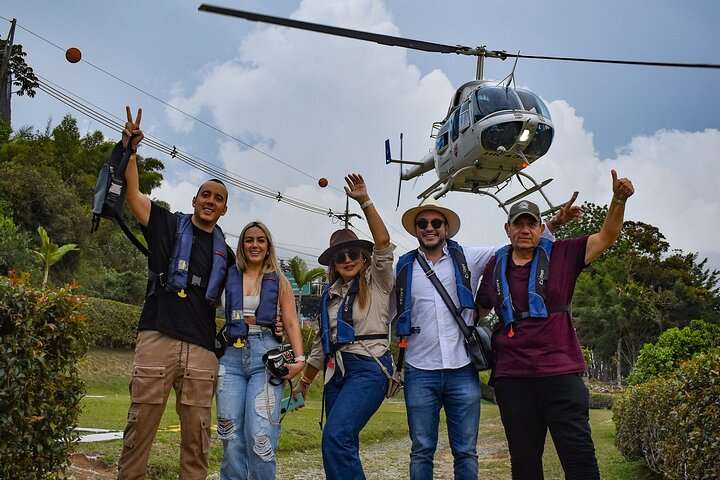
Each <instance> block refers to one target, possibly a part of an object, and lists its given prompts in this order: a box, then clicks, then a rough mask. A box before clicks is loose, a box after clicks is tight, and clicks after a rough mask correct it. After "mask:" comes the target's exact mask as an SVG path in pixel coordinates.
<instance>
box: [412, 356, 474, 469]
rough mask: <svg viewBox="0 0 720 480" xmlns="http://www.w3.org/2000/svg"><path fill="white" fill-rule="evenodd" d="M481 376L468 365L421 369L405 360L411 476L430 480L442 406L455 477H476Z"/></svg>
mask: <svg viewBox="0 0 720 480" xmlns="http://www.w3.org/2000/svg"><path fill="white" fill-rule="evenodd" d="M480 398H481V397H480V377H479V375H478V373H477V371H476V370H475V369H474V368H472V366H471V365H467V366H465V367H462V368H457V369H445V370H420V369H419V368H413V367H412V366H410V365H407V364H406V370H405V405H406V406H407V415H408V427H409V428H410V440H411V441H412V447H411V449H410V479H411V480H432V478H433V457H434V456H435V449H436V448H437V441H438V426H439V423H440V409H441V408H444V409H445V418H446V421H447V429H448V440H449V441H450V449H451V450H452V454H453V458H454V462H453V466H454V471H455V478H456V479H463V480H465V479H468V478H473V479H476V478H478V460H477V447H476V446H477V437H478V425H479V423H480Z"/></svg>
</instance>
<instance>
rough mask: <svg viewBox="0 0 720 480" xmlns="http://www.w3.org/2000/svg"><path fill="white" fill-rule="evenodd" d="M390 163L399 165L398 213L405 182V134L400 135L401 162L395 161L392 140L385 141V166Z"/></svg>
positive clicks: (396, 206)
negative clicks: (391, 145) (391, 146)
mask: <svg viewBox="0 0 720 480" xmlns="http://www.w3.org/2000/svg"><path fill="white" fill-rule="evenodd" d="M389 163H398V164H399V165H398V168H399V170H398V193H397V203H396V204H395V211H397V209H398V208H400V192H401V190H402V182H403V167H402V166H403V134H402V132H401V133H400V159H399V160H393V158H392V153H391V152H390V139H386V140H385V165H387V164H389Z"/></svg>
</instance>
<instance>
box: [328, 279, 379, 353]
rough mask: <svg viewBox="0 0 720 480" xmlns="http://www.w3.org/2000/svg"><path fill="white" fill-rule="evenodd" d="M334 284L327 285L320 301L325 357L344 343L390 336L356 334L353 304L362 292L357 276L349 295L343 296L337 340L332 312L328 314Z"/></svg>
mask: <svg viewBox="0 0 720 480" xmlns="http://www.w3.org/2000/svg"><path fill="white" fill-rule="evenodd" d="M331 286H332V284H327V285H326V286H325V291H323V296H322V301H321V303H320V340H321V343H322V347H323V352H324V353H325V358H326V359H328V358H329V357H330V355H332V354H333V353H335V352H336V351H337V350H338V348H340V346H342V345H346V344H349V343H353V342H355V341H357V340H384V339H387V338H388V334H387V332H385V333H369V334H367V335H356V334H355V321H354V320H353V306H354V305H355V300H356V299H357V296H358V294H359V293H360V280H359V279H358V277H355V278H354V279H353V280H352V282H351V283H350V287H349V288H348V292H347V295H345V298H343V301H342V303H341V304H340V307H338V314H337V336H336V338H335V341H334V342H333V339H332V338H331V333H330V314H328V301H329V300H330V287H331Z"/></svg>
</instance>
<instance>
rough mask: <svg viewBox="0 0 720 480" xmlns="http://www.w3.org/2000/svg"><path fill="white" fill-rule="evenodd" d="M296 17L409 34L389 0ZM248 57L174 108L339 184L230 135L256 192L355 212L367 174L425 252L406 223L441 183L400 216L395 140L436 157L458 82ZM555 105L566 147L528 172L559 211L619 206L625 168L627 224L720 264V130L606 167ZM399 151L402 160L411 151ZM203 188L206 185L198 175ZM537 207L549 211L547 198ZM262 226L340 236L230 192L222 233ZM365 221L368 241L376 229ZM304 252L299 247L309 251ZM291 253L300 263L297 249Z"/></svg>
mask: <svg viewBox="0 0 720 480" xmlns="http://www.w3.org/2000/svg"><path fill="white" fill-rule="evenodd" d="M293 17H294V18H298V19H305V20H310V21H313V22H317V23H327V24H332V25H345V26H350V27H351V28H356V29H359V30H371V31H376V32H380V33H385V34H390V35H397V34H398V33H399V32H398V29H397V27H395V25H394V24H393V23H392V19H391V18H390V15H389V13H388V12H387V10H386V9H385V7H384V6H383V3H382V2H380V1H376V0H357V1H353V2H335V3H332V4H331V5H329V4H328V3H327V2H324V1H320V0H305V1H303V2H302V3H301V5H300V7H299V9H298V11H297V12H295V14H294V15H293ZM237 52H238V56H237V57H236V58H231V59H228V60H226V61H224V62H221V63H216V64H211V65H208V66H207V67H206V69H205V70H204V71H203V74H202V75H200V76H198V77H197V78H198V80H199V83H198V84H197V85H188V84H187V83H185V84H182V85H177V86H176V88H175V89H174V90H173V92H172V94H173V98H172V100H171V101H170V103H172V104H173V105H176V106H178V107H179V108H181V109H182V110H185V111H188V112H190V113H193V114H198V113H199V112H201V111H207V112H209V113H210V114H211V116H212V118H213V123H215V124H217V125H218V126H219V128H220V129H222V130H223V131H225V132H228V133H230V134H232V135H235V136H237V137H239V138H242V139H243V140H245V141H249V142H251V143H253V145H254V146H255V147H256V148H258V149H260V150H262V151H263V152H265V153H267V154H268V155H270V156H273V157H275V158H278V159H280V160H281V161H283V162H285V163H287V164H289V165H291V166H292V167H294V168H295V169H297V170H301V171H302V172H305V173H307V174H308V175H309V176H310V177H314V178H318V177H327V178H328V179H329V180H330V187H328V188H326V189H320V188H319V187H318V186H317V184H316V183H315V180H314V179H311V178H308V177H307V176H305V175H303V174H301V173H298V172H297V171H296V170H293V169H292V168H289V167H288V166H283V165H281V164H280V163H279V162H276V161H274V160H272V159H271V158H269V157H268V156H265V155H262V154H259V153H258V152H256V151H253V150H249V149H247V148H246V147H244V146H241V145H239V144H238V143H236V142H233V141H229V140H227V139H226V138H224V139H222V140H220V141H218V144H219V148H218V152H217V156H218V158H219V160H218V163H222V164H223V165H224V166H225V168H227V169H228V170H230V171H232V172H235V173H237V174H238V175H240V176H242V177H244V178H247V179H250V180H252V181H253V182H255V183H258V184H260V185H263V186H266V187H268V188H270V189H275V190H280V191H282V192H283V193H284V194H286V195H291V196H293V197H295V198H299V199H302V200H303V201H305V202H309V203H312V204H316V205H323V206H327V207H328V208H332V209H333V211H336V212H337V211H338V210H342V208H344V205H345V200H344V195H343V194H342V183H343V181H342V176H343V175H344V174H345V173H348V172H350V171H356V172H360V173H362V174H363V175H364V176H365V177H366V179H367V181H368V185H369V189H370V192H371V195H372V196H373V198H374V200H375V204H376V205H377V206H378V207H379V210H380V212H381V214H382V215H383V217H384V218H385V220H386V222H387V223H388V224H389V227H390V233H391V236H392V237H393V241H395V242H396V243H398V244H399V245H400V248H399V253H402V252H404V251H405V250H407V249H409V248H413V247H415V246H416V243H415V241H414V239H412V238H410V237H409V235H407V234H406V233H405V232H404V230H403V229H402V226H401V222H400V218H401V215H402V212H403V211H404V210H405V209H407V208H408V207H410V206H412V205H415V204H417V202H418V201H417V199H415V198H414V195H417V194H418V193H419V192H421V191H422V190H424V188H425V187H426V186H427V185H429V184H430V183H431V182H432V181H434V173H432V172H430V173H428V174H426V175H425V176H423V178H421V179H420V180H419V181H418V184H417V186H415V187H413V184H412V183H406V184H405V185H403V190H404V193H403V198H402V202H401V206H400V208H399V209H398V211H397V212H396V211H395V210H394V207H395V196H396V192H397V168H398V167H397V166H395V165H392V166H385V164H384V161H383V159H384V152H383V145H382V143H383V140H384V139H385V138H386V137H391V138H394V139H396V138H397V135H398V133H399V132H400V131H402V132H404V133H405V145H404V147H405V148H404V150H405V151H404V157H405V158H406V159H412V158H420V157H421V156H422V155H424V153H425V152H427V149H428V147H430V146H431V144H432V141H431V139H430V138H429V133H430V127H431V124H432V122H434V121H438V120H441V119H442V118H443V117H444V115H445V113H446V109H447V104H448V103H449V100H450V97H451V95H452V93H453V91H454V89H453V88H452V86H451V84H450V81H449V80H448V78H447V76H446V75H445V74H444V73H443V72H441V71H439V70H434V71H431V72H430V73H428V74H426V75H421V73H420V70H419V69H418V68H417V67H416V66H415V65H412V64H410V63H408V60H407V53H406V52H405V50H403V49H400V48H388V47H382V46H378V45H374V44H369V43H365V42H358V41H353V40H348V39H341V38H335V37H330V36H326V35H320V34H316V33H309V32H301V31H296V30H288V29H282V28H277V27H261V28H258V29H257V30H254V31H253V33H251V34H249V35H247V36H246V37H244V39H243V40H242V43H241V44H240V45H239V46H238V49H237ZM185 92H191V93H189V94H188V93H185ZM549 107H550V110H551V113H552V116H553V121H554V124H555V128H556V132H555V140H554V143H553V146H552V148H551V149H550V152H549V153H548V154H547V155H546V156H545V157H544V158H542V159H540V160H538V161H537V162H536V163H534V164H533V165H532V166H531V167H529V169H528V173H529V174H531V175H533V176H534V177H535V179H536V180H538V181H540V180H543V179H545V178H548V177H550V178H553V179H554V181H553V182H552V183H551V184H550V185H549V186H548V187H547V188H546V191H547V194H548V195H549V197H550V198H551V200H552V201H554V202H555V203H560V202H562V201H564V200H566V199H567V198H569V197H570V195H571V194H572V192H573V191H574V190H578V191H580V197H579V199H578V201H579V202H583V201H590V202H593V203H596V204H600V205H602V204H605V203H607V202H608V201H609V199H610V195H611V193H610V184H611V179H610V169H611V168H614V169H616V170H617V171H618V173H619V174H620V175H621V176H627V177H629V178H630V179H631V180H633V182H634V184H635V186H636V190H637V193H636V195H635V196H634V197H633V198H632V199H631V200H630V201H629V202H628V207H627V218H628V219H632V220H639V221H644V222H647V223H651V224H653V225H655V226H657V227H658V228H660V230H661V231H662V232H663V233H664V234H665V235H666V237H667V238H668V240H669V242H670V244H671V246H672V247H674V248H681V249H683V250H685V251H698V250H699V251H701V252H704V253H703V254H705V255H707V254H711V255H716V258H717V255H720V254H718V253H717V252H718V247H717V244H716V243H715V242H714V239H715V238H717V237H718V235H717V234H718V233H720V232H719V231H718V230H719V229H720V227H718V217H719V215H718V213H719V212H718V209H719V206H718V200H717V195H716V194H715V188H716V184H717V180H718V175H717V171H716V170H715V168H716V166H715V165H713V162H715V163H716V161H717V152H718V151H720V132H719V131H718V130H715V129H709V130H705V131H703V132H680V131H660V132H657V133H655V134H654V135H650V136H645V137H636V138H634V139H633V140H632V141H631V143H630V144H629V145H627V146H626V147H624V148H623V149H621V151H620V152H619V153H618V154H617V156H616V157H615V158H609V159H601V158H598V155H597V153H596V148H595V146H594V144H593V133H592V132H589V131H587V130H586V129H585V126H584V123H583V118H582V117H580V116H579V115H578V114H577V112H576V111H575V109H574V108H573V107H572V106H571V105H569V104H568V103H567V102H566V101H563V100H557V101H554V102H551V103H550V104H549ZM619 114H621V113H619ZM168 118H169V120H170V121H171V122H173V125H174V126H175V128H176V129H178V131H182V132H187V131H189V130H190V128H191V124H189V123H187V122H186V121H185V120H180V119H179V118H178V117H177V115H176V114H175V113H174V112H171V111H169V112H168ZM393 144H394V145H393V149H394V153H395V154H396V155H397V154H399V145H398V142H397V141H396V140H394V141H393ZM199 177H201V175H199ZM185 180H187V181H190V180H189V179H187V178H186V179H185ZM200 182H202V178H198V180H197V183H200ZM195 189H196V186H193V187H192V188H189V187H188V185H187V184H186V183H185V182H183V183H181V184H180V185H176V186H174V185H168V184H165V185H163V188H162V190H161V192H160V193H158V195H159V196H161V197H162V198H164V199H166V200H168V201H170V202H171V203H172V204H173V207H174V208H175V207H176V206H177V208H183V205H185V204H189V198H190V197H191V196H192V195H193V194H194V193H195ZM519 189H520V186H519V185H518V184H517V182H516V181H515V182H514V183H513V184H512V185H511V186H510V187H508V188H507V189H506V190H504V191H503V192H502V193H503V196H505V197H506V198H507V197H508V196H510V195H512V194H514V193H517V192H518V191H519ZM531 198H532V199H533V200H534V201H537V202H538V203H540V202H541V201H542V200H541V198H540V197H539V196H538V195H537V194H536V195H533V196H532V197H531ZM183 202H184V203H183ZM441 202H442V203H444V204H445V205H446V206H448V207H451V208H453V209H455V210H456V211H457V212H458V213H459V214H460V216H461V218H462V222H463V226H462V228H461V231H460V234H459V235H458V239H459V240H460V241H461V242H464V243H466V244H469V245H492V244H499V243H503V242H504V241H505V236H504V232H503V231H502V223H503V222H504V220H505V215H504V213H503V212H502V210H501V209H499V208H498V207H497V206H496V205H495V204H494V203H493V201H492V200H491V199H489V198H487V197H480V196H473V195H470V194H460V193H451V194H450V195H448V196H446V197H444V198H443V199H441ZM353 203H354V202H353ZM351 210H352V211H354V212H357V213H359V212H360V211H359V208H358V207H357V205H351ZM256 219H259V220H262V221H263V222H265V223H266V224H268V226H269V227H270V228H271V230H272V232H273V234H274V236H275V240H276V242H279V243H283V244H287V245H299V246H301V247H303V246H305V247H307V246H315V251H316V252H317V253H319V251H318V250H319V249H321V248H324V247H325V246H326V245H327V241H328V238H329V236H330V233H331V232H332V231H333V230H335V229H336V228H338V225H337V224H334V223H332V222H330V221H329V220H328V219H327V218H325V217H322V216H319V215H316V214H311V213H307V212H304V211H302V210H299V209H297V208H293V207H290V206H288V205H286V204H284V203H278V202H276V201H274V200H270V199H266V198H262V197H259V196H251V195H247V194H245V193H241V192H240V191H239V190H237V189H234V190H232V189H231V192H230V210H229V212H228V215H227V216H226V217H225V218H223V219H222V221H221V222H220V223H221V225H222V226H223V228H224V229H225V230H226V231H228V232H231V233H239V232H240V230H241V229H242V227H243V226H244V225H245V224H246V223H247V222H249V221H251V220H256ZM353 223H354V224H355V225H356V226H358V227H360V228H361V230H363V231H364V232H367V227H366V226H365V224H364V222H363V221H360V220H354V221H353ZM232 241H235V240H234V239H231V242H232ZM301 247H298V250H303V251H307V249H306V248H301ZM713 252H715V253H713ZM317 253H316V254H317ZM280 254H281V256H292V253H290V252H287V253H284V252H280Z"/></svg>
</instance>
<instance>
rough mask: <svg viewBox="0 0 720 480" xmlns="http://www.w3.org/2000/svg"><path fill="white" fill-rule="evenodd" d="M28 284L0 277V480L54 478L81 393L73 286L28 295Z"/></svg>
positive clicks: (79, 323)
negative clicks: (4, 479) (0, 328)
mask: <svg viewBox="0 0 720 480" xmlns="http://www.w3.org/2000/svg"><path fill="white" fill-rule="evenodd" d="M28 277H29V276H27V275H25V276H24V277H14V278H7V277H0V319H1V321H2V354H0V385H2V388H0V432H1V433H0V459H1V461H0V478H8V479H10V478H12V479H35V478H38V479H39V478H43V479H45V478H61V475H62V472H63V471H64V469H65V468H66V467H67V464H68V455H69V453H70V450H71V447H72V442H73V441H75V439H76V438H77V434H76V433H75V432H74V431H73V427H75V425H76V423H77V419H78V415H79V413H80V399H81V397H82V395H83V391H84V386H83V384H82V381H81V379H80V377H79V375H78V371H77V363H78V359H79V358H80V357H82V356H83V355H85V353H86V352H87V349H88V344H89V342H88V335H87V324H86V322H85V317H84V315H83V314H82V313H81V306H82V304H83V297H80V296H78V295H75V294H74V293H73V290H74V287H73V286H66V287H64V288H58V289H48V290H36V289H34V288H32V287H30V286H29V285H28Z"/></svg>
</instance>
